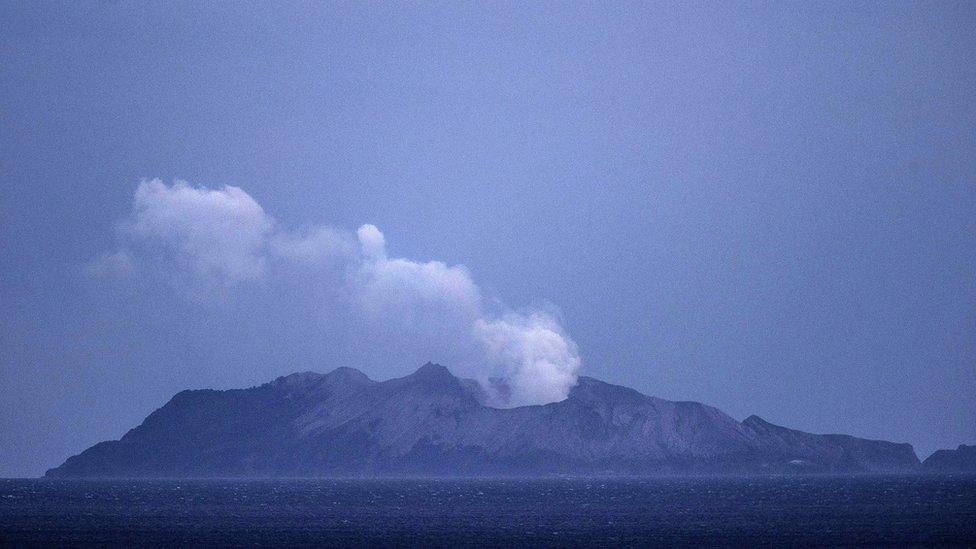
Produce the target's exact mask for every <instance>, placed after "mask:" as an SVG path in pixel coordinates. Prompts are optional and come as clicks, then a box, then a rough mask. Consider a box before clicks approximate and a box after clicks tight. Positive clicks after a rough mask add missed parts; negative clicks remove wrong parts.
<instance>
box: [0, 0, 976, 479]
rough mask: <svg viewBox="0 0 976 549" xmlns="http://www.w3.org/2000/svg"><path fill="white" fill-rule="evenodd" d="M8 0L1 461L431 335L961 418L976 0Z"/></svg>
mask: <svg viewBox="0 0 976 549" xmlns="http://www.w3.org/2000/svg"><path fill="white" fill-rule="evenodd" d="M210 4H213V3H203V2H193V3H184V4H174V3H169V2H168V3H165V4H163V3H136V2H126V3H104V2H101V3H60V4H51V3H41V2H3V3H0V395H2V397H0V476H24V475H38V474H42V473H43V472H44V470H45V469H46V468H48V467H53V466H55V465H58V464H60V463H61V462H62V461H63V460H64V458H66V457H67V456H68V455H71V454H73V453H76V452H78V451H80V450H82V449H84V448H86V447H88V446H90V445H91V444H93V443H95V442H98V441H100V440H104V439H113V438H118V437H119V436H121V435H122V434H123V433H124V432H125V431H126V430H127V429H129V428H131V427H134V426H135V425H137V424H138V423H139V422H140V421H141V419H142V418H143V417H145V416H146V415H147V414H148V413H149V412H151V411H152V410H154V409H155V408H157V407H159V406H161V405H162V404H163V403H165V402H166V401H167V400H168V399H169V397H170V396H172V394H174V393H175V392H177V391H179V390H182V389H186V388H203V387H213V388H230V387H245V386H250V385H255V384H260V383H263V382H266V381H268V380H270V379H272V378H273V377H275V376H278V375H282V374H287V373H291V372H294V371H299V370H314V371H320V372H326V371H329V370H331V369H333V368H335V367H338V366H353V367H357V368H360V369H362V370H363V371H365V372H366V373H367V374H369V375H370V376H371V377H373V378H376V379H385V378H389V377H393V376H399V375H404V374H406V373H409V372H411V371H413V370H415V369H416V368H417V367H419V366H420V365H421V364H422V363H423V362H425V361H427V360H436V361H440V362H444V363H445V365H446V366H448V367H450V368H452V369H453V370H455V371H456V372H458V373H460V374H464V375H469V376H472V377H478V376H482V375H488V374H491V375H497V374H499V373H501V374H503V375H505V376H508V377H509V378H510V379H511V380H513V385H514V387H515V388H516V398H517V399H518V400H517V401H516V402H515V404H518V403H531V402H544V401H551V400H553V399H558V398H560V395H562V394H564V392H565V390H567V388H568V387H569V386H571V384H572V380H573V379H575V376H576V375H577V374H582V375H589V376H593V377H597V378H601V379H604V380H607V381H610V382H613V383H619V384H624V385H628V386H632V387H634V388H636V389H639V390H640V391H642V392H645V393H648V394H651V395H655V396H659V397H663V398H668V399H682V400H697V401H702V402H706V403H708V404H712V405H715V406H717V407H719V408H721V409H722V410H724V411H726V412H728V413H729V414H731V415H732V416H733V417H735V418H737V419H740V420H741V419H743V418H745V417H746V416H748V415H749V414H758V415H760V416H762V417H763V418H765V419H767V420H769V421H771V422H773V423H778V424H783V425H787V426H789V427H793V428H798V429H803V430H808V431H813V432H817V433H828V432H844V433H850V434H853V435H857V436H863V437H869V438H882V439H888V440H894V441H898V442H911V443H912V444H914V445H915V447H916V449H917V450H918V453H919V455H920V457H922V458H924V457H925V456H927V455H928V453H930V452H931V451H933V450H935V449H936V448H940V447H955V446H956V445H958V444H960V443H970V444H971V443H976V92H974V90H976V63H974V62H973V59H974V58H976V4H974V3H972V2H960V3H951V2H925V3H921V2H919V3H915V4H907V3H896V2H884V3H882V2H866V3H861V2H854V3H839V2H836V3H817V4H816V5H809V6H808V5H807V4H806V3H788V2H771V3H752V2H749V3H733V2H716V3H712V4H698V3H688V2H682V3H679V4H675V5H670V4H650V3H633V4H628V3H617V2H613V3H609V2H608V3H596V2H586V3H584V2H566V3H537V4H535V5H534V6H527V4H528V3H526V2H518V3H511V4H505V3H497V2H489V3H468V4H460V3H454V2H451V3H443V4H440V3H423V4H417V3H407V4H399V5H390V4H387V3H376V4H370V3H364V2H347V3H342V4H332V5H329V4H325V3H310V4H298V3H280V2H275V3H269V4H263V5H262V4H257V3H247V4H239V3H221V4H218V5H216V6H214V5H210Z"/></svg>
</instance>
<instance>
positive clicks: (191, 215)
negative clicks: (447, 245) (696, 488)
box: [89, 179, 580, 407]
mask: <svg viewBox="0 0 976 549" xmlns="http://www.w3.org/2000/svg"><path fill="white" fill-rule="evenodd" d="M117 227H118V241H119V244H118V246H117V248H116V249H114V250H111V251H109V252H106V253H105V254H103V255H102V256H101V257H99V258H97V259H96V260H94V261H93V262H92V263H91V264H90V265H89V272H91V273H92V274H94V275H100V276H103V275H106V274H108V273H114V274H117V275H120V276H140V275H141V274H152V275H155V276H157V277H158V276H159V275H162V276H163V277H164V278H165V279H167V280H170V281H171V284H172V285H173V287H174V289H175V291H177V292H180V293H183V294H185V295H190V296H193V297H194V298H204V299H206V298H210V297H214V298H219V297H226V296H228V295H232V293H233V292H235V291H247V287H248V286H249V285H260V284H263V283H265V282H268V281H269V279H275V280H276V281H277V282H282V281H284V282H287V279H288V278H289V277H294V276H296V275H295V273H296V272H301V273H303V275H304V276H303V277H302V282H301V283H296V284H295V285H294V286H293V287H292V288H293V291H295V292H302V291H303V290H306V289H307V288H305V287H303V285H307V284H309V282H308V281H309V280H311V281H313V282H312V283H313V284H315V285H316V286H318V287H320V288H321V289H323V290H325V291H322V292H312V293H310V297H309V299H322V300H324V301H325V302H324V303H321V304H317V305H321V309H322V310H329V309H332V310H335V309H342V310H343V311H347V312H348V313H349V315H350V318H349V320H350V322H353V321H355V322H357V323H363V324H364V325H365V326H367V327H368V328H369V330H371V333H373V334H393V335H395V336H397V337H399V338H400V340H403V339H409V340H411V341H418V342H422V344H423V345H425V347H424V348H430V349H437V350H438V351H439V352H440V353H441V354H442V356H451V357H454V358H453V361H452V364H451V366H452V368H453V369H455V370H456V371H457V373H458V374H459V375H463V376H465V377H471V378H474V379H476V380H478V381H479V382H480V383H481V385H482V386H483V387H484V389H485V391H486V392H487V394H489V396H490V397H491V398H492V399H493V404H494V405H496V406H503V407H510V406H522V405H531V404H546V403H549V402H556V401H559V400H562V399H564V398H566V396H567V395H568V393H569V390H570V389H571V388H572V387H573V386H574V385H575V384H576V379H577V376H578V372H579V369H580V357H579V352H578V349H577V347H576V344H575V343H574V342H573V341H572V339H571V338H570V337H569V336H568V335H567V334H566V333H565V330H564V329H563V328H562V326H561V324H560V322H559V320H558V317H557V315H556V314H554V313H552V312H550V311H547V310H542V309H527V310H519V311H515V310H512V309H510V308H508V307H506V306H504V305H503V304H500V303H498V302H497V301H489V300H487V299H485V298H484V296H483V295H482V292H481V289H480V288H479V286H478V285H477V284H476V283H475V282H474V279H473V278H472V276H471V273H470V272H468V270H467V269H466V268H465V267H464V266H461V265H448V264H446V263H444V262H441V261H416V260H412V259H407V258H398V257H391V256H390V254H389V252H388V250H387V244H386V238H385V236H384V234H383V233H382V232H381V231H380V229H379V228H377V227H376V226H374V225H371V224H364V225H362V226H360V227H359V228H358V229H357V230H356V231H355V232H352V231H348V230H344V229H340V228H335V227H330V226H326V225H317V226H310V227H302V228H295V229H291V228H287V227H286V226H283V225H282V224H281V223H279V222H277V221H276V220H275V219H273V218H272V217H271V216H270V215H268V214H267V213H266V212H265V211H264V209H263V208H262V207H261V205H260V204H258V203H257V201H255V200H254V199H253V198H252V197H251V196H250V195H248V194H247V193H246V192H245V191H244V190H242V189H240V188H238V187H232V186H224V187H221V188H216V189H210V188H206V187H198V186H193V185H190V184H189V183H186V182H183V181H177V182H175V183H173V184H172V185H167V184H165V183H163V182H162V181H160V180H158V179H157V180H151V181H143V182H142V183H140V184H139V186H138V188H137V189H136V192H135V197H134V199H133V206H132V211H131V213H130V214H129V215H128V216H127V217H126V218H125V219H123V220H122V221H121V222H119V224H118V225H117ZM275 287H276V288H280V287H281V285H275ZM286 287H287V284H286ZM311 296H314V297H311ZM323 296H330V297H323ZM351 317H356V318H351ZM390 341H393V339H392V338H391V337H386V338H384V337H376V338H375V339H374V340H373V341H372V342H371V343H373V344H376V345H386V344H389V342H390ZM390 347H391V348H390V349H389V355H390V357H391V361H395V360H396V357H397V349H396V348H394V347H395V345H392V344H391V345H390ZM498 379H502V380H504V383H503V384H501V385H499V383H497V380H498ZM491 380H496V381H495V382H492V381H491ZM500 386H503V387H504V388H505V390H504V391H502V390H499V387H500Z"/></svg>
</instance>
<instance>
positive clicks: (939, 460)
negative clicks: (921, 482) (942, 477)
mask: <svg viewBox="0 0 976 549" xmlns="http://www.w3.org/2000/svg"><path fill="white" fill-rule="evenodd" d="M922 467H923V468H924V469H925V470H926V471H928V472H933V473H976V446H967V445H965V444H960V445H959V447H958V448H956V449H955V450H939V451H937V452H935V453H934V454H932V455H931V456H929V457H927V458H925V461H924V462H923V463H922Z"/></svg>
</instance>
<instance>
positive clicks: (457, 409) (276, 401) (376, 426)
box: [47, 364, 919, 477]
mask: <svg viewBox="0 0 976 549" xmlns="http://www.w3.org/2000/svg"><path fill="white" fill-rule="evenodd" d="M918 466H919V461H918V458H917V457H916V456H915V452H914V450H913V449H912V447H911V445H909V444H895V443H891V442H884V441H872V440H864V439H859V438H854V437H850V436H846V435H814V434H810V433H803V432H800V431H794V430H791V429H787V428H785V427H778V426H776V425H772V424H770V423H767V422H765V421H763V420H762V419H760V418H758V417H755V416H752V417H750V418H748V419H746V420H745V421H743V422H741V423H740V422H738V421H736V420H734V419H732V418H731V417H729V416H728V415H726V414H724V413H723V412H721V411H720V410H718V409H715V408H712V407H710V406H706V405H704V404H699V403H697V402H672V401H668V400H662V399H659V398H654V397H649V396H646V395H643V394H641V393H639V392H637V391H634V390H632V389H628V388H626V387H621V386H616V385H611V384H608V383H604V382H601V381H598V380H595V379H592V378H586V377H583V378H580V380H579V384H578V385H577V386H576V387H575V388H574V389H573V390H572V392H571V393H570V395H569V397H568V398H567V399H566V400H564V401H562V402H556V403H552V404H548V405H545V406H525V407H520V408H512V409H498V408H491V407H488V406H485V405H484V404H483V403H482V399H481V392H480V390H479V388H478V386H477V384H476V383H473V382H471V381H470V380H462V379H458V378H456V377H454V376H453V375H452V374H451V373H450V372H449V371H448V370H447V369H446V368H444V367H443V366H437V365H434V364H427V365H425V366H423V367H422V368H420V369H419V370H417V371H416V372H415V373H413V374H411V375H409V376H406V377H403V378H398V379H392V380H389V381H383V382H377V381H373V380H371V379H369V378H368V377H367V376H366V375H365V374H363V373H362V372H359V371H357V370H354V369H351V368H339V369H337V370H334V371H332V372H331V373H328V374H324V375H322V374H315V373H310V372H307V373H300V374H293V375H290V376H286V377H282V378H278V379H276V380H275V381H272V382H271V383H267V384H265V385H261V386H259V387H253V388H250V389H235V390H229V391H213V390H198V391H183V392H181V393H179V394H177V395H176V396H174V397H173V399H172V400H170V402H168V403H167V404H166V405H165V406H163V407H162V408H160V409H159V410H156V411H155V412H153V413H152V414H150V415H149V417H147V418H146V420H145V421H144V422H143V423H142V425H140V426H138V427H136V428H135V429H132V430H131V431H129V432H128V433H126V434H125V436H123V437H122V438H121V439H120V440H118V441H109V442H101V443H99V444H96V445H95V446H93V447H91V448H89V449H88V450H85V451H84V452H82V453H81V454H79V455H77V456H74V457H71V458H69V459H68V460H67V461H66V462H65V463H64V464H63V465H61V466H60V467H57V468H55V469H51V470H50V471H48V473H47V476H49V477H218V476H219V477H239V476H261V477H283V476H289V477H295V476H360V475H494V474H514V475H521V474H525V475H540V474H541V475H544V474H661V473H702V472H736V473H739V472H742V473H746V472H782V471H803V472H852V471H907V470H915V469H916V468H917V467H918Z"/></svg>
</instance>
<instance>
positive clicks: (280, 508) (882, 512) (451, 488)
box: [0, 476, 976, 547]
mask: <svg viewBox="0 0 976 549" xmlns="http://www.w3.org/2000/svg"><path fill="white" fill-rule="evenodd" d="M0 545H3V546H24V545H43V546H50V545H60V546H64V545H143V546H144V545H165V546H170V545H234V546H241V545H251V546H253V545H259V546H262V545H263V546H285V545H320V546H321V545H333V546H334V545H343V546H346V545H352V546H371V547H376V546H404V545H407V546H424V547H432V546H439V547H459V546H486V545H488V546H497V545H505V546H510V545H518V546H562V547H566V546H660V545H698V546H701V545H706V546H743V545H776V546H782V545H793V546H843V545H871V546H976V476H853V477H844V476H831V477H745V478H731V477H709V478H653V479H619V478H617V479H610V478H607V479H603V478H565V479H544V480H539V479H535V480H524V479H497V480H487V479H479V480H461V479H457V480H455V479H442V480H429V479H415V480H410V479H402V480H106V481H82V480H75V481H71V480H43V479H38V480H0Z"/></svg>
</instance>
